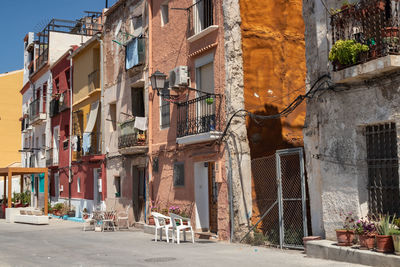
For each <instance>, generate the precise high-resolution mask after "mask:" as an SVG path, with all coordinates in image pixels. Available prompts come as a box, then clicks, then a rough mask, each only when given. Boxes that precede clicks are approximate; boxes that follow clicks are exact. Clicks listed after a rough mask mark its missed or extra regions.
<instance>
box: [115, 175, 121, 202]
mask: <svg viewBox="0 0 400 267" xmlns="http://www.w3.org/2000/svg"><path fill="white" fill-rule="evenodd" d="M114 185H115V197H121V177H119V176H115V177H114Z"/></svg>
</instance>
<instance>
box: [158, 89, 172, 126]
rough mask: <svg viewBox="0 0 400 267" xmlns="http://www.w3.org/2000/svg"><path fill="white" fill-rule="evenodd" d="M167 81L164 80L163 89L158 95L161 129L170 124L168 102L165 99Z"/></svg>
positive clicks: (167, 95) (167, 93)
mask: <svg viewBox="0 0 400 267" xmlns="http://www.w3.org/2000/svg"><path fill="white" fill-rule="evenodd" d="M168 87H169V83H168V82H165V86H164V89H163V90H161V96H160V126H161V129H163V128H168V127H169V124H170V103H169V102H168V101H167V100H166V99H167V98H168V97H169V89H168Z"/></svg>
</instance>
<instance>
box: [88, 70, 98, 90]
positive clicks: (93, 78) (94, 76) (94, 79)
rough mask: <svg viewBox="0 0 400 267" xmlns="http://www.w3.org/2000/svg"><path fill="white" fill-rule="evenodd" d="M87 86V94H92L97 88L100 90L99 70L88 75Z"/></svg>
mask: <svg viewBox="0 0 400 267" xmlns="http://www.w3.org/2000/svg"><path fill="white" fill-rule="evenodd" d="M88 86H89V93H91V92H93V91H94V90H96V89H97V88H100V78H99V70H95V71H93V72H92V73H90V74H89V75H88Z"/></svg>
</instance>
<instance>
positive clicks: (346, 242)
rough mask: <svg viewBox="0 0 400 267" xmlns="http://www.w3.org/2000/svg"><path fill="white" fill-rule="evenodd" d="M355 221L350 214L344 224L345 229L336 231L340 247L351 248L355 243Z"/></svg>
mask: <svg viewBox="0 0 400 267" xmlns="http://www.w3.org/2000/svg"><path fill="white" fill-rule="evenodd" d="M354 229H355V219H354V217H353V213H352V212H349V213H348V214H347V215H346V217H345V219H344V222H343V228H342V229H337V230H336V238H337V241H338V244H337V245H338V246H351V245H352V244H353V241H354V235H355V233H354Z"/></svg>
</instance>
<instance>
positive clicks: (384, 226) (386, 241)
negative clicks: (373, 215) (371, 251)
mask: <svg viewBox="0 0 400 267" xmlns="http://www.w3.org/2000/svg"><path fill="white" fill-rule="evenodd" d="M391 217H392V216H390V215H381V216H380V217H379V221H378V222H377V224H376V231H377V235H376V250H377V251H378V252H383V253H392V252H393V251H394V247H393V239H392V236H391V235H390V233H391V231H392V230H393V229H395V226H394V224H393V220H394V217H393V218H392V219H391Z"/></svg>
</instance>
